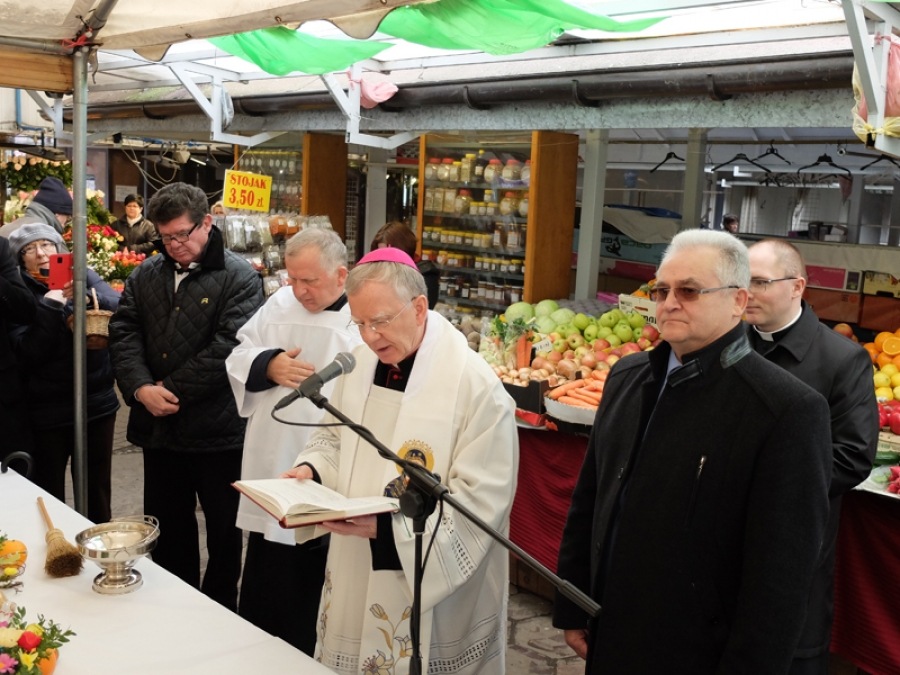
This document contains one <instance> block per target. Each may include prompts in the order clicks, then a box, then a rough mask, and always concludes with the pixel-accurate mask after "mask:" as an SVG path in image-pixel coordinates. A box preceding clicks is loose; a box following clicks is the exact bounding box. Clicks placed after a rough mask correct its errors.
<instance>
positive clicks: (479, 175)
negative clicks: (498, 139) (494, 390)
mask: <svg viewBox="0 0 900 675" xmlns="http://www.w3.org/2000/svg"><path fill="white" fill-rule="evenodd" d="M486 166H487V160H486V159H485V158H484V150H479V151H478V157H476V158H475V180H484V168H485V167H486Z"/></svg>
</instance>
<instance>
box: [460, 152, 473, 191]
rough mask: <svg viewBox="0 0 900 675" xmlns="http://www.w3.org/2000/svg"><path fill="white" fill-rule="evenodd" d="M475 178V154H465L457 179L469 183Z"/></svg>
mask: <svg viewBox="0 0 900 675" xmlns="http://www.w3.org/2000/svg"><path fill="white" fill-rule="evenodd" d="M474 177H475V153H474V152H467V153H466V156H465V157H463V160H462V166H460V168H459V179H460V180H461V181H462V182H464V183H471V182H472V179H473V178H474Z"/></svg>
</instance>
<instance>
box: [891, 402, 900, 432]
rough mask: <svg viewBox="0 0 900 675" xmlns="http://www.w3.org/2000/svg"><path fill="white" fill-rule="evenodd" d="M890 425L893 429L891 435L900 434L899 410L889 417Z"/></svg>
mask: <svg viewBox="0 0 900 675" xmlns="http://www.w3.org/2000/svg"><path fill="white" fill-rule="evenodd" d="M888 425H889V426H890V427H891V433H894V434H900V410H898V409H897V408H894V410H893V411H892V412H891V414H890V415H888Z"/></svg>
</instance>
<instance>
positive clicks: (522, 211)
mask: <svg viewBox="0 0 900 675" xmlns="http://www.w3.org/2000/svg"><path fill="white" fill-rule="evenodd" d="M519 215H520V216H522V217H523V218H527V217H528V193H527V192H526V193H525V194H524V195H523V197H522V201H520V202H519Z"/></svg>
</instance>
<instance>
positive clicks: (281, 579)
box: [225, 229, 360, 656]
mask: <svg viewBox="0 0 900 675" xmlns="http://www.w3.org/2000/svg"><path fill="white" fill-rule="evenodd" d="M284 266H285V268H286V269H287V273H288V279H289V280H290V286H286V287H284V288H282V289H280V290H279V291H277V292H276V293H275V294H274V295H272V297H270V298H269V300H268V301H267V302H266V304H265V305H264V306H263V308H262V309H261V310H259V312H257V313H256V314H255V315H254V316H253V318H252V319H250V321H248V322H247V323H246V324H245V325H244V326H243V328H241V329H240V330H239V331H238V340H239V341H240V344H239V345H238V346H237V347H235V349H234V351H233V352H232V353H231V356H229V357H228V360H227V361H226V363H225V366H226V368H227V369H228V379H229V380H230V381H231V388H232V390H233V391H234V395H235V398H236V399H237V406H238V412H239V413H240V414H241V415H242V416H243V417H246V418H248V420H247V436H246V439H245V441H244V460H243V467H242V469H241V480H253V479H257V478H275V477H276V476H278V475H280V474H281V473H283V472H284V471H286V470H288V469H290V468H291V467H292V466H294V459H295V458H296V457H297V452H298V450H299V449H301V448H303V447H305V446H306V442H307V441H308V440H309V435H310V433H311V432H312V428H311V427H301V426H292V425H290V424H283V423H282V422H280V421H277V420H274V419H272V415H271V413H272V409H273V408H274V406H275V404H277V403H278V401H280V400H281V399H282V398H283V397H284V396H286V395H287V394H289V393H290V392H291V391H292V390H294V389H296V388H297V387H299V386H300V384H301V383H302V382H303V381H304V380H305V379H306V378H307V377H309V376H310V375H312V374H313V373H314V372H316V371H318V370H321V369H322V368H324V367H325V366H327V365H328V364H329V363H331V361H332V360H333V359H334V357H335V356H336V355H337V354H339V353H340V352H348V351H350V350H351V349H353V348H354V347H356V346H357V345H358V344H360V339H359V332H358V331H356V330H355V329H351V328H349V327H348V325H347V324H348V322H349V321H350V307H349V306H348V305H347V296H346V295H345V294H344V282H345V281H346V279H347V248H346V247H345V246H344V244H343V242H342V241H341V239H340V237H338V235H337V234H335V233H334V232H333V231H331V230H319V229H312V230H304V231H303V232H300V233H299V234H296V235H294V236H293V237H291V238H290V239H289V240H288V242H287V245H286V248H285V252H284ZM333 388H334V383H333V382H328V383H326V384H325V386H324V387H323V388H322V394H323V395H325V396H330V395H331V391H332V389H333ZM278 416H279V419H283V420H286V421H287V422H290V423H292V424H297V423H306V424H311V423H314V422H318V421H319V420H320V419H321V417H322V412H321V411H320V410H319V409H318V408H316V407H315V406H312V405H308V404H307V405H304V404H302V403H300V402H297V403H295V404H294V405H292V406H290V407H288V408H286V409H284V410H282V411H280V412H279V413H278ZM237 525H238V527H240V528H241V529H243V530H247V531H249V533H250V537H249V542H248V544H247V557H246V560H245V562H244V574H243V577H242V581H241V597H240V606H239V610H238V613H239V614H240V615H241V616H242V617H244V618H245V619H247V620H248V621H251V622H252V623H254V624H256V625H257V626H259V627H260V628H262V629H263V630H265V631H266V632H268V633H271V634H272V635H275V636H277V637H280V638H281V639H283V640H285V641H286V642H289V643H290V644H292V645H294V646H295V647H296V648H297V649H300V650H302V651H304V652H306V653H307V654H309V655H310V656H312V654H313V650H314V649H315V646H316V618H317V617H318V609H319V596H318V594H317V593H316V592H313V593H310V592H309V591H310V588H313V587H315V588H316V589H317V590H318V588H321V586H322V583H323V581H324V579H325V556H326V555H327V554H328V541H327V537H326V538H324V539H322V540H318V539H317V540H316V541H313V542H310V543H309V544H304V545H295V541H294V533H293V532H292V531H291V530H285V529H283V528H282V527H280V526H279V524H278V521H276V520H275V519H274V518H272V517H271V516H270V515H269V514H268V513H266V512H265V511H263V510H262V509H261V508H259V507H258V506H257V505H256V504H254V503H253V502H251V501H250V500H248V499H247V498H246V497H243V496H242V497H241V506H240V509H239V510H238V517H237Z"/></svg>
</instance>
